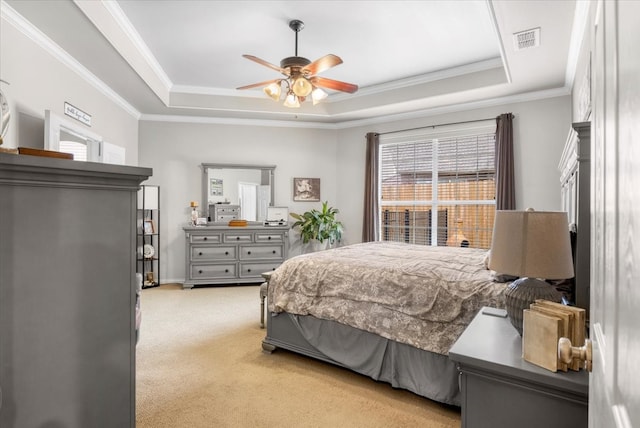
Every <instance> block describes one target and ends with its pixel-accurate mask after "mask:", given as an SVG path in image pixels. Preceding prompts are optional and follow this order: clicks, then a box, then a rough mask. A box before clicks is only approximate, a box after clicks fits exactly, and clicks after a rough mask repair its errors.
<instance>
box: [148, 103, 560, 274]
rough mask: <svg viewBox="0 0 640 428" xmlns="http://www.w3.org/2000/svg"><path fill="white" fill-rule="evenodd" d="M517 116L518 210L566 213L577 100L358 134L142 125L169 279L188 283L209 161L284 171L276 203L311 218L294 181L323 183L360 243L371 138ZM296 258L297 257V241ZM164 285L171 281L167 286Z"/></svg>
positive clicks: (350, 236) (351, 237)
mask: <svg viewBox="0 0 640 428" xmlns="http://www.w3.org/2000/svg"><path fill="white" fill-rule="evenodd" d="M506 112H512V113H514V114H515V115H516V119H515V121H514V134H515V135H514V137H515V149H514V150H515V166H516V200H517V208H518V209H525V208H527V207H533V208H535V209H538V210H559V209H560V174H559V171H558V162H559V160H560V155H561V153H562V148H563V146H564V143H565V141H566V138H567V135H568V132H569V128H570V123H571V97H570V96H568V95H567V96H562V97H556V98H550V99H544V100H537V101H530V102H521V103H513V104H507V105H501V106H495V107H490V108H484V109H476V110H469V111H465V112H458V113H450V114H446V115H439V116H431V117H425V118H424V119H414V120H406V121H397V122H392V123H385V124H377V125H369V126H362V127H356V128H349V129H342V130H333V129H324V130H323V129H301V128H276V127H264V126H237V125H220V124H207V123H180V122H171V123H169V122H152V121H142V122H140V148H139V151H140V163H141V164H142V165H144V166H148V167H152V168H153V170H154V176H153V177H152V178H151V179H150V180H149V183H150V184H158V185H160V186H161V208H162V226H161V233H162V248H161V249H160V251H161V253H160V254H161V257H162V260H163V262H162V268H161V275H162V278H164V280H166V281H181V280H182V279H183V278H184V257H185V255H184V251H185V250H184V233H183V231H182V226H183V225H184V224H185V222H187V221H188V219H189V212H190V209H189V201H191V200H198V201H199V200H200V199H201V196H200V195H201V188H200V186H201V175H200V174H201V170H200V168H199V166H198V165H199V164H200V163H202V162H215V163H244V164H264V165H277V168H276V170H275V182H276V184H275V204H276V205H280V206H288V207H289V210H290V211H292V212H304V211H306V210H307V209H309V208H312V207H316V208H317V207H319V205H320V204H319V203H311V202H305V203H303V202H293V200H292V187H293V178H294V177H314V178H320V179H321V199H322V200H323V201H324V200H327V201H329V203H330V205H332V206H335V207H337V208H338V209H339V210H340V214H339V218H340V219H341V220H342V221H343V222H344V224H345V227H346V234H345V243H355V242H360V239H361V230H362V213H363V210H362V203H363V198H364V196H363V187H364V156H365V138H364V136H365V134H366V133H367V132H369V131H376V132H384V131H388V130H397V129H405V128H413V127H417V126H425V125H432V124H439V123H448V122H457V121H464V120H474V119H483V118H491V117H495V116H497V115H498V114H500V113H506ZM292 244H293V245H292V252H291V254H297V253H298V252H299V251H300V249H299V247H298V246H297V242H296V240H295V236H292ZM164 280H163V281H164Z"/></svg>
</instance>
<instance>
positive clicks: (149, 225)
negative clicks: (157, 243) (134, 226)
mask: <svg viewBox="0 0 640 428" xmlns="http://www.w3.org/2000/svg"><path fill="white" fill-rule="evenodd" d="M142 227H143V230H144V234H145V235H153V234H154V233H156V224H155V223H154V222H153V220H145V221H144V223H143V224H142Z"/></svg>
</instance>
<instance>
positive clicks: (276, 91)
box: [263, 82, 282, 101]
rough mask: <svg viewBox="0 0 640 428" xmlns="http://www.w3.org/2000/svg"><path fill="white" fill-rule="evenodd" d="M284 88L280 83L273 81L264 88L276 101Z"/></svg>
mask: <svg viewBox="0 0 640 428" xmlns="http://www.w3.org/2000/svg"><path fill="white" fill-rule="evenodd" d="M281 90H282V88H281V87H280V83H279V82H278V83H275V82H274V83H272V84H270V85H269V86H267V87H266V88H264V89H263V91H264V93H265V94H267V96H269V97H270V98H271V99H273V100H274V101H278V100H279V99H280V91H281Z"/></svg>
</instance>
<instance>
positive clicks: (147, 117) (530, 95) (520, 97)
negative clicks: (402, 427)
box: [140, 86, 571, 130]
mask: <svg viewBox="0 0 640 428" xmlns="http://www.w3.org/2000/svg"><path fill="white" fill-rule="evenodd" d="M568 95H571V89H570V88H568V87H566V86H564V87H561V88H556V89H546V90H543V91H533V92H526V93H522V94H516V95H507V96H503V97H495V98H489V99H485V100H480V101H472V102H466V103H459V104H452V105H448V106H442V107H434V108H430V109H422V110H415V111H411V112H406V113H398V114H393V115H381V116H377V117H373V118H370V119H360V120H351V121H344V122H339V123H318V122H308V121H300V122H298V121H287V120H268V119H265V120H259V119H238V118H222V117H200V116H178V115H155V114H143V115H142V116H141V117H140V120H141V121H149V122H173V123H203V124H215V125H236V126H264V127H277V128H307V129H333V130H340V129H349V128H356V127H359V126H369V125H377V124H381V123H389V122H397V121H400V120H409V119H419V118H425V117H430V116H437V115H441V114H446V113H457V112H463V111H468V110H476V109H480V108H487V107H495V106H499V105H504V104H515V103H522V102H528V101H537V100H543V99H548V98H557V97H563V96H568Z"/></svg>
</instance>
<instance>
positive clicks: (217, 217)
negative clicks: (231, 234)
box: [209, 204, 240, 223]
mask: <svg viewBox="0 0 640 428" xmlns="http://www.w3.org/2000/svg"><path fill="white" fill-rule="evenodd" d="M209 216H210V221H212V222H216V221H221V222H225V223H226V222H228V221H229V220H238V219H239V218H240V205H231V204H211V205H209Z"/></svg>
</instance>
